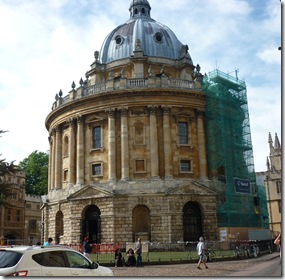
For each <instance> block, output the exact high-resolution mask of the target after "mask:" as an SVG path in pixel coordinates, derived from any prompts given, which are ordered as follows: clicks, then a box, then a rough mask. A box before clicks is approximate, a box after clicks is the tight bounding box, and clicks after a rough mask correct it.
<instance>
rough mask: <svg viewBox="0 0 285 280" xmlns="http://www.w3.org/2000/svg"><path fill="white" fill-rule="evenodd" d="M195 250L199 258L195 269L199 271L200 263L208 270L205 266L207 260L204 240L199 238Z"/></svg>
mask: <svg viewBox="0 0 285 280" xmlns="http://www.w3.org/2000/svg"><path fill="white" fill-rule="evenodd" d="M196 250H197V254H198V256H199V261H198V264H197V269H201V267H200V265H201V263H203V264H204V266H205V268H208V266H207V264H206V261H207V259H206V256H205V243H204V238H203V237H202V236H201V237H200V238H199V242H198V244H197V247H196Z"/></svg>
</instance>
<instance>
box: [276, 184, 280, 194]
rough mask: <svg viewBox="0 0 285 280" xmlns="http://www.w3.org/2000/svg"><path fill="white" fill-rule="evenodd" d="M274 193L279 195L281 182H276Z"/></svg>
mask: <svg viewBox="0 0 285 280" xmlns="http://www.w3.org/2000/svg"><path fill="white" fill-rule="evenodd" d="M276 191H277V193H281V181H276Z"/></svg>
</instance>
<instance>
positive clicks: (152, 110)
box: [147, 105, 158, 115]
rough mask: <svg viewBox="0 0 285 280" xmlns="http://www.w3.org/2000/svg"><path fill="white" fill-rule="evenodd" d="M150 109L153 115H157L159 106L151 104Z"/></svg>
mask: <svg viewBox="0 0 285 280" xmlns="http://www.w3.org/2000/svg"><path fill="white" fill-rule="evenodd" d="M147 108H148V111H149V113H150V114H151V115H155V114H156V112H157V109H158V106H154V105H149V106H147Z"/></svg>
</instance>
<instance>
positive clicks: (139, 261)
mask: <svg viewBox="0 0 285 280" xmlns="http://www.w3.org/2000/svg"><path fill="white" fill-rule="evenodd" d="M135 253H136V254H137V261H136V267H139V266H142V240H141V238H140V237H139V238H138V241H137V243H136V247H135Z"/></svg>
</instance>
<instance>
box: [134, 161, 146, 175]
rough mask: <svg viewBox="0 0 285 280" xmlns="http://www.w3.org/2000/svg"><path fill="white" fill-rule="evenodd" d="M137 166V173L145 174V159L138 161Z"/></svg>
mask: <svg viewBox="0 0 285 280" xmlns="http://www.w3.org/2000/svg"><path fill="white" fill-rule="evenodd" d="M135 164H136V166H135V168H136V172H145V160H143V159H142V160H141V159H139V160H136V161H135Z"/></svg>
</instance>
